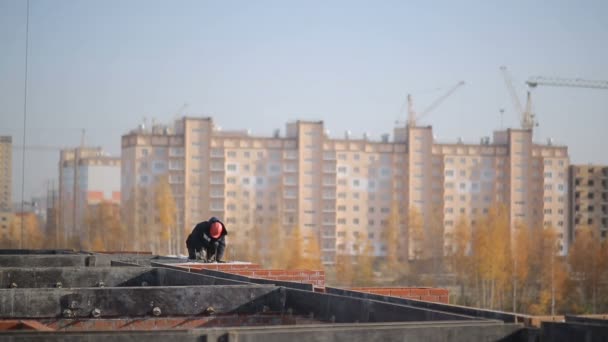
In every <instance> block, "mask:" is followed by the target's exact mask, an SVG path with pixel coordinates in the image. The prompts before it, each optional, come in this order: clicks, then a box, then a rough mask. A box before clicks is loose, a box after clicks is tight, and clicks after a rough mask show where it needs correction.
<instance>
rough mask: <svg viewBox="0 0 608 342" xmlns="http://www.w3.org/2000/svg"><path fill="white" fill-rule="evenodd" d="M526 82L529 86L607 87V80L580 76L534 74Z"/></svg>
mask: <svg viewBox="0 0 608 342" xmlns="http://www.w3.org/2000/svg"><path fill="white" fill-rule="evenodd" d="M526 84H527V85H528V86H529V87H530V88H536V87H537V86H539V85H543V86H551V87H573V88H594V89H608V81H590V80H583V79H580V78H574V79H569V78H561V77H543V76H534V77H530V78H529V79H528V80H527V81H526Z"/></svg>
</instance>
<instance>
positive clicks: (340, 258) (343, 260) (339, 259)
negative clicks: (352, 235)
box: [335, 238, 355, 287]
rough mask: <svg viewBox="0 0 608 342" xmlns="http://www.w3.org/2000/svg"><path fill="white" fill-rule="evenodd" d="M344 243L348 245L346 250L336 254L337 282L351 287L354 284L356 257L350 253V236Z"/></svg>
mask: <svg viewBox="0 0 608 342" xmlns="http://www.w3.org/2000/svg"><path fill="white" fill-rule="evenodd" d="M343 243H344V245H345V246H346V248H345V250H344V252H339V253H338V254H336V266H335V276H336V282H337V283H338V285H340V286H344V287H351V286H353V279H354V278H355V267H354V265H353V264H354V258H353V256H352V255H351V253H350V249H349V247H350V240H349V238H345V239H344V241H343Z"/></svg>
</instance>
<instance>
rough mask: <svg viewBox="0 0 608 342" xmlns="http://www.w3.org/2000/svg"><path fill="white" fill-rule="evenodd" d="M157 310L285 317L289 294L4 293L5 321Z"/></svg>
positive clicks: (0, 295)
mask: <svg viewBox="0 0 608 342" xmlns="http://www.w3.org/2000/svg"><path fill="white" fill-rule="evenodd" d="M155 307H158V308H159V309H160V310H161V314H160V316H195V315H200V314H202V313H203V312H204V311H205V310H206V309H207V308H208V307H213V308H214V310H215V312H216V313H218V314H219V313H223V314H224V313H225V314H228V313H240V312H242V313H256V312H262V311H263V310H272V311H274V312H280V311H281V309H282V308H283V307H284V294H283V293H281V291H280V289H279V288H277V287H275V286H266V285H235V286H224V285H213V286H174V287H139V288H137V287H130V288H120V287H107V288H72V289H66V288H37V289H20V288H15V289H0V317H2V318H52V317H65V316H66V314H65V310H70V311H69V312H70V315H73V317H80V318H90V317H91V313H92V311H93V310H94V309H99V310H100V311H101V317H104V318H107V317H129V316H130V317H145V316H150V315H152V312H153V309H154V308H155ZM265 307H266V308H267V309H265Z"/></svg>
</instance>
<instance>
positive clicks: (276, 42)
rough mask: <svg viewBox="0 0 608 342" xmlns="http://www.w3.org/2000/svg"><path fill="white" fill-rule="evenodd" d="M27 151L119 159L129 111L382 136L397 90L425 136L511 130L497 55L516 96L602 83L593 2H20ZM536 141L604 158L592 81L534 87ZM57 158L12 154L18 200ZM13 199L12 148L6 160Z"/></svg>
mask: <svg viewBox="0 0 608 342" xmlns="http://www.w3.org/2000/svg"><path fill="white" fill-rule="evenodd" d="M25 27H26V1H24V0H0V135H12V136H13V139H14V144H16V145H20V144H21V140H22V137H23V135H22V130H23V95H24V91H23V90H24V66H25V58H24V56H25ZM29 36H30V40H29V63H28V65H29V77H28V79H29V80H28V82H29V85H28V89H29V93H28V116H27V134H26V138H27V140H26V144H27V145H49V146H56V147H61V146H75V145H78V144H79V141H80V131H81V129H83V128H84V129H86V143H87V144H90V145H96V146H102V147H104V149H106V150H107V151H108V152H110V153H111V154H113V155H117V156H118V155H120V137H121V135H122V134H125V133H126V132H128V131H129V130H130V129H133V128H135V127H136V126H137V124H138V123H140V122H141V121H142V119H143V118H144V117H147V118H155V119H156V120H157V121H161V122H170V121H172V120H173V118H174V117H175V114H176V112H177V111H178V109H179V108H180V107H182V105H183V104H184V103H188V104H189V107H188V109H187V111H186V113H187V114H188V115H193V116H194V115H205V116H212V117H213V119H214V121H215V122H216V123H217V124H218V125H220V126H222V127H223V128H225V129H232V128H234V129H244V128H249V129H251V131H252V132H253V134H255V135H268V134H271V132H272V131H273V130H274V129H276V128H280V129H281V131H282V132H284V126H285V123H286V122H288V121H292V120H295V119H315V120H323V121H324V122H325V124H326V126H327V128H328V129H329V130H330V132H331V133H330V134H331V135H332V136H335V137H340V136H342V135H343V132H344V130H346V129H349V130H351V131H352V132H353V134H354V135H355V136H361V135H362V134H363V132H368V133H369V134H370V135H371V136H372V138H375V139H378V137H379V136H380V135H381V134H382V133H387V132H391V133H392V129H393V126H394V122H395V120H397V119H399V120H403V119H405V113H404V112H403V111H402V107H403V103H404V101H405V96H406V94H407V93H412V94H413V96H414V101H415V104H416V108H417V109H418V110H423V109H424V108H425V107H427V106H428V105H429V104H431V103H432V102H433V100H435V99H436V98H438V97H440V96H441V95H442V94H443V93H444V92H445V91H447V89H449V87H451V86H452V85H454V84H456V83H457V82H458V81H460V80H464V81H466V82H467V84H466V86H464V87H461V88H460V89H459V90H458V91H457V92H455V93H454V94H453V95H452V96H451V97H450V98H448V99H447V100H446V101H445V102H443V103H442V104H441V105H440V106H439V107H438V108H437V109H436V110H434V111H433V113H432V114H430V115H429V116H428V117H426V118H425V120H423V123H425V124H432V125H433V128H434V132H435V135H436V136H437V138H438V139H439V140H440V141H452V142H454V141H456V139H457V138H458V137H462V138H463V139H464V140H465V141H472V142H478V141H479V138H480V137H482V136H489V135H491V132H492V131H493V130H494V129H497V128H499V127H500V114H499V109H500V108H504V109H505V114H504V120H503V125H504V126H505V127H506V126H511V127H516V126H517V125H518V122H519V117H518V114H517V113H516V112H515V110H514V109H513V105H512V102H511V98H510V97H509V94H508V92H507V89H506V87H505V84H504V81H503V79H502V75H501V73H500V71H499V66H500V65H507V66H508V68H509V69H510V72H511V74H512V76H513V80H514V83H515V85H516V87H517V91H518V93H519V95H520V97H521V98H522V101H523V97H524V94H525V91H526V88H525V85H524V81H525V80H526V79H527V78H528V77H529V76H533V75H545V76H562V77H572V78H584V79H599V80H608V1H603V0H598V1H574V0H572V1H527V0H526V1H504V0H502V1H481V0H480V1H441V2H439V1H405V0H404V1H371V0H370V1H352V0H350V1H311V0H306V1H215V2H210V1H169V0H167V1H150V0H142V1H136V0H120V1H118V0H115V1H108V0H100V1H93V0H90V1H82V0H71V1H67V0H31V2H30V28H29ZM533 97H534V109H535V112H536V113H537V116H538V118H539V122H540V127H539V129H538V130H537V131H536V138H537V139H538V140H543V141H544V140H546V139H547V137H553V138H554V141H555V142H556V143H560V144H566V145H568V147H569V151H570V157H571V160H572V162H575V163H588V162H593V163H605V164H608V152H607V150H606V149H605V148H604V147H605V146H606V138H605V132H606V130H607V129H608V90H594V89H578V88H551V87H542V88H537V89H535V90H534V93H533ZM58 158H59V153H58V152H52V151H45V152H43V151H28V152H27V157H26V172H25V180H26V182H25V189H26V199H27V198H29V196H30V195H34V194H38V193H44V191H45V182H46V180H49V179H55V180H56V178H57V161H58ZM13 163H14V165H15V166H14V168H13V175H14V177H13V179H14V186H13V189H14V190H13V191H14V193H13V198H15V200H16V201H18V200H20V196H21V191H20V189H21V151H20V150H14V155H13Z"/></svg>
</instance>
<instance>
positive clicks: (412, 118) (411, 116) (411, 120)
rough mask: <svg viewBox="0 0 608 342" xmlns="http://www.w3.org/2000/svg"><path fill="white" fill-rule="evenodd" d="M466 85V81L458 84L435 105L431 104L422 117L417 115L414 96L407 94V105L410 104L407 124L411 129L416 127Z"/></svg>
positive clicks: (421, 114)
mask: <svg viewBox="0 0 608 342" xmlns="http://www.w3.org/2000/svg"><path fill="white" fill-rule="evenodd" d="M464 84H465V82H464V81H460V82H458V83H457V84H456V85H454V86H453V87H451V88H450V89H449V90H448V91H447V92H446V93H445V94H443V95H441V96H440V97H439V98H437V99H436V100H435V101H434V102H433V103H431V105H429V106H428V107H427V108H426V109H425V110H423V111H422V112H421V113H420V115H417V114H416V111H415V110H414V102H413V99H412V95H411V94H407V103H408V107H407V124H408V125H409V126H410V127H415V126H416V121H417V120H420V119H422V118H424V117H425V116H427V115H428V114H429V113H430V112H431V111H433V109H435V108H437V106H439V105H440V104H441V103H442V102H443V101H444V100H445V99H447V98H448V97H449V96H450V95H452V94H453V93H454V92H455V91H456V90H458V88H460V87H461V86H463V85H464Z"/></svg>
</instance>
